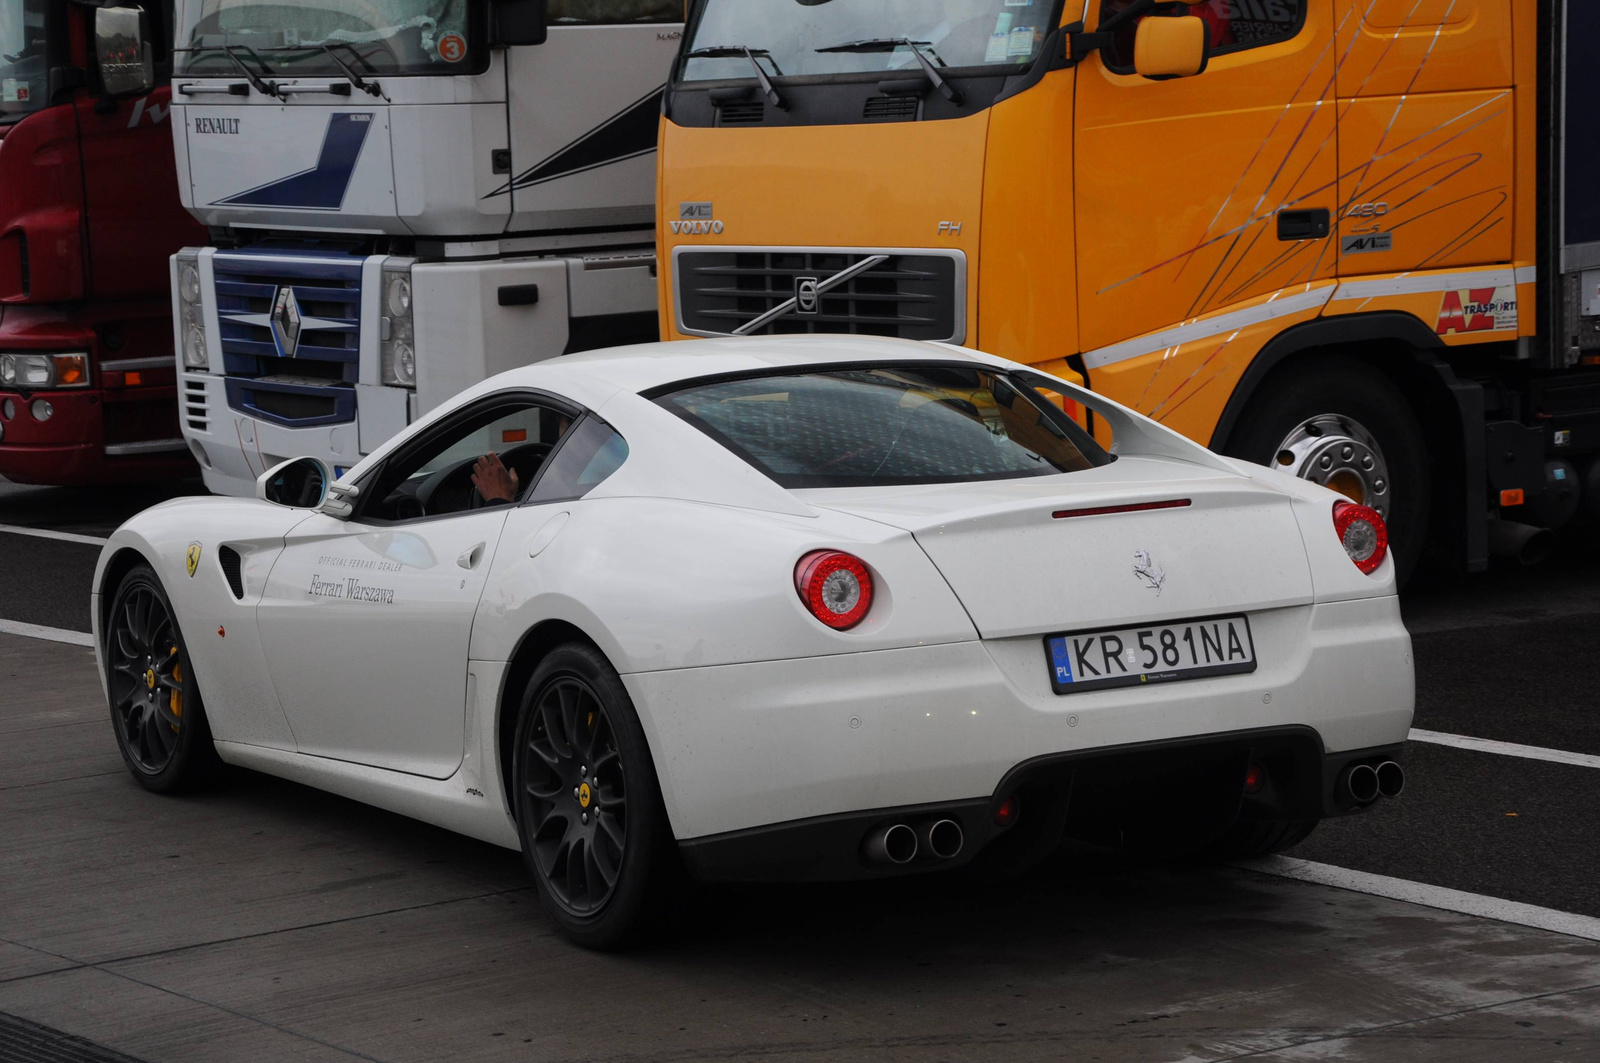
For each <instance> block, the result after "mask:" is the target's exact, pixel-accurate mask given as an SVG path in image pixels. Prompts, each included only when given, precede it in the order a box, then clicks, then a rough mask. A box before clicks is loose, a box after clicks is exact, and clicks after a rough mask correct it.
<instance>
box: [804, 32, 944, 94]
mask: <svg viewBox="0 0 1600 1063" xmlns="http://www.w3.org/2000/svg"><path fill="white" fill-rule="evenodd" d="M896 48H909V49H911V54H912V55H914V56H916V57H917V65H919V66H921V67H922V72H923V73H924V74H926V75H927V76H928V80H929V81H930V82H932V83H933V87H934V88H936V89H938V90H939V95H941V96H943V97H944V98H945V99H947V100H949V101H950V102H951V103H956V104H959V103H960V102H961V93H960V92H958V91H957V90H956V88H955V86H954V85H952V84H950V83H949V82H948V81H946V80H945V79H944V78H943V77H941V76H939V69H938V67H935V66H934V65H933V64H932V63H931V62H929V61H928V56H930V55H931V56H933V57H934V58H935V59H938V60H939V66H949V65H950V64H949V63H947V62H945V61H944V60H943V59H940V58H939V53H938V52H936V51H934V50H933V42H932V41H914V40H912V39H911V38H909V37H869V38H867V39H866V40H864V41H846V42H845V43H843V44H830V45H828V47H826V48H818V49H816V50H817V51H819V52H892V51H894V50H895V49H896ZM923 48H926V49H928V51H927V54H923V51H922V49H923Z"/></svg>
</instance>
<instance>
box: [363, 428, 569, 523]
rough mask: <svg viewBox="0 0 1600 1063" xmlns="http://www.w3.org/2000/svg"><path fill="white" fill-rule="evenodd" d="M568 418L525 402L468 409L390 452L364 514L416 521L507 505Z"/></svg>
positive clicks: (529, 480) (531, 477)
mask: <svg viewBox="0 0 1600 1063" xmlns="http://www.w3.org/2000/svg"><path fill="white" fill-rule="evenodd" d="M571 421H572V418H571V416H570V415H569V414H567V413H565V412H563V411H561V410H557V409H552V408H551V407H549V406H545V405H542V404H540V403H536V402H531V401H527V400H522V401H513V402H500V403H496V404H494V405H492V406H487V407H483V408H480V409H478V410H475V411H472V412H470V413H468V414H466V415H465V416H463V417H461V418H459V419H457V420H455V421H454V422H453V423H451V424H449V425H448V426H445V427H443V428H442V429H440V430H438V431H436V432H434V433H433V434H432V435H430V436H429V437H427V438H425V439H423V440H422V441H421V442H420V443H419V444H418V445H416V446H414V447H412V448H410V449H407V450H402V451H399V452H397V454H396V456H395V458H394V460H393V461H391V462H390V463H389V464H388V465H387V466H386V467H385V468H384V470H383V471H382V473H381V474H380V475H379V477H378V481H377V483H376V484H375V485H374V487H373V491H372V501H371V502H370V503H369V506H370V507H371V508H370V509H369V511H368V512H367V514H366V516H367V518H368V519H373V520H384V521H396V520H415V519H418V518H420V517H437V516H443V515H446V514H450V513H460V512H463V511H465V510H469V509H481V508H484V507H486V506H503V505H511V504H514V503H516V502H518V501H520V500H521V499H522V498H524V497H525V496H526V495H527V493H528V490H529V487H530V486H531V485H532V484H533V482H534V481H535V480H537V479H538V478H539V474H540V470H541V469H542V468H543V467H544V463H545V459H547V458H548V457H549V456H550V453H551V451H552V450H554V449H555V441H556V440H557V439H559V438H560V437H561V435H562V433H563V432H565V431H566V430H567V427H568V425H569V424H570V423H571Z"/></svg>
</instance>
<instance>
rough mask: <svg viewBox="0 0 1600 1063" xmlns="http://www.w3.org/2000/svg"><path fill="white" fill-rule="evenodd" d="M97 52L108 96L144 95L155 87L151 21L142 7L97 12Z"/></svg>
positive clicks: (96, 55) (116, 8) (101, 77)
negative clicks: (148, 20)
mask: <svg viewBox="0 0 1600 1063" xmlns="http://www.w3.org/2000/svg"><path fill="white" fill-rule="evenodd" d="M94 53H95V61H96V64H97V66H98V67H99V70H100V84H101V85H102V86H103V87H104V88H105V92H106V95H107V96H110V97H112V98H114V99H115V98H118V97H122V96H143V95H144V94H145V93H147V92H149V91H150V90H152V89H154V88H155V87H156V68H155V60H154V58H153V57H152V56H151V52H150V32H149V25H148V23H147V20H146V18H145V13H144V8H142V7H102V8H99V9H98V10H96V11H95V13H94Z"/></svg>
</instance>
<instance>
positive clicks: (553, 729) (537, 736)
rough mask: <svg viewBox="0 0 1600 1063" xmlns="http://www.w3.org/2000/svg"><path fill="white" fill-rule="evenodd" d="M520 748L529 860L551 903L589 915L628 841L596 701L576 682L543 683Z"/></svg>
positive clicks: (609, 737) (614, 764)
mask: <svg viewBox="0 0 1600 1063" xmlns="http://www.w3.org/2000/svg"><path fill="white" fill-rule="evenodd" d="M527 748H528V750H529V752H531V753H533V754H534V755H533V757H532V758H530V759H529V762H528V773H527V776H526V777H525V778H524V779H523V789H524V790H525V791H526V792H527V794H528V796H529V797H530V798H531V801H530V808H531V811H532V813H533V817H532V819H531V820H530V823H529V826H530V827H531V829H532V834H533V859H534V860H535V861H536V862H537V863H538V865H539V871H540V873H541V874H542V875H543V876H544V878H545V880H546V881H547V882H549V884H550V892H551V894H552V895H553V896H554V897H555V899H556V901H557V903H559V904H560V905H561V906H562V907H563V908H565V909H566V910H567V911H568V912H571V913H572V914H573V915H580V916H581V915H590V914H592V913H594V912H597V911H599V910H600V909H601V908H603V907H605V903H606V901H608V900H610V899H611V893H612V891H613V890H615V889H616V886H617V876H618V874H619V873H620V872H621V870H622V856H623V852H624V846H625V844H626V842H627V838H628V783H627V779H626V778H625V777H624V775H623V772H622V755H621V754H620V753H618V752H617V736H616V734H615V733H614V732H613V730H612V727H611V721H610V720H609V719H607V717H606V710H605V706H604V705H602V704H601V703H600V698H599V695H597V694H596V693H595V692H594V690H593V688H591V687H590V686H589V684H588V683H586V682H584V681H583V680H582V679H580V678H578V677H576V676H560V677H558V678H556V679H554V680H552V681H551V682H549V683H547V684H546V685H545V686H544V688H543V689H541V690H540V691H539V694H538V698H537V700H536V701H535V702H534V705H533V720H532V724H531V726H530V728H529V734H528V736H527Z"/></svg>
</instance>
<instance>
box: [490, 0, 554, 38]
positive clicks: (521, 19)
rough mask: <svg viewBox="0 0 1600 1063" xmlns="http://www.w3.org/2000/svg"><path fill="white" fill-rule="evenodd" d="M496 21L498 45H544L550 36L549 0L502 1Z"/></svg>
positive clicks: (495, 10)
mask: <svg viewBox="0 0 1600 1063" xmlns="http://www.w3.org/2000/svg"><path fill="white" fill-rule="evenodd" d="M494 20H495V32H494V43H495V44H497V45H501V46H504V47H511V46H514V45H519V44H543V43H544V42H545V41H546V39H548V38H549V36H550V6H549V2H548V0H500V2H499V3H497V4H496V5H495V6H494Z"/></svg>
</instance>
